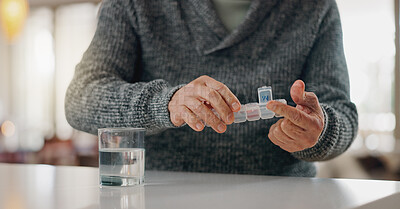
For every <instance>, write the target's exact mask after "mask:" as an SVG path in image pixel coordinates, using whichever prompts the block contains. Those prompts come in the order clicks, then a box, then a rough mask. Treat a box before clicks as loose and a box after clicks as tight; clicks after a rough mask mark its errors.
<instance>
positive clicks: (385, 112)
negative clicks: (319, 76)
mask: <svg viewBox="0 0 400 209" xmlns="http://www.w3.org/2000/svg"><path fill="white" fill-rule="evenodd" d="M337 3H338V6H339V10H340V14H341V19H342V26H343V34H344V49H345V54H346V58H347V64H348V68H349V74H350V85H351V99H352V101H353V102H354V103H355V104H356V105H357V109H358V112H359V134H358V136H357V139H356V141H355V142H354V144H353V146H352V148H353V150H359V151H382V152H390V151H392V150H393V148H394V143H395V138H394V135H393V133H394V129H395V126H396V117H395V114H394V112H395V109H394V105H395V98H394V82H395V80H394V69H395V53H396V46H395V35H396V34H395V32H396V28H395V9H394V1H393V0H337Z"/></svg>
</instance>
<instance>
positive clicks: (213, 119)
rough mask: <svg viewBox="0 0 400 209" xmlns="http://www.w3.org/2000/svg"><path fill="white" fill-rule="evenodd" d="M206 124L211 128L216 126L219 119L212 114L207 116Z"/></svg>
mask: <svg viewBox="0 0 400 209" xmlns="http://www.w3.org/2000/svg"><path fill="white" fill-rule="evenodd" d="M207 123H208V124H210V125H211V126H213V125H218V123H219V119H218V118H217V116H215V115H214V114H208V115H207Z"/></svg>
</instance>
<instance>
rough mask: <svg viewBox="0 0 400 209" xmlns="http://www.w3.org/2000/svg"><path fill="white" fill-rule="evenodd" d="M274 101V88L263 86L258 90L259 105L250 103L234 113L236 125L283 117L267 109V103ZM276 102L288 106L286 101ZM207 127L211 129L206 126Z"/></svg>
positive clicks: (215, 112) (214, 111)
mask: <svg viewBox="0 0 400 209" xmlns="http://www.w3.org/2000/svg"><path fill="white" fill-rule="evenodd" d="M271 100H273V99H272V88H271V87H270V86H263V87H260V88H258V103H248V104H245V105H242V106H241V107H240V110H239V111H237V112H234V113H233V114H234V116H235V120H234V123H243V122H246V121H257V120H260V119H264V120H265V119H271V118H273V117H277V118H279V117H282V116H281V115H278V114H275V113H274V112H272V111H271V110H269V109H268V108H267V103H268V102H269V101H271ZM275 101H278V102H281V103H283V104H287V102H286V100H285V99H276V100H275ZM211 111H212V112H213V113H214V114H215V115H216V116H217V117H218V118H220V117H219V115H218V113H217V111H216V110H215V109H211ZM206 126H207V127H209V126H208V125H207V124H206Z"/></svg>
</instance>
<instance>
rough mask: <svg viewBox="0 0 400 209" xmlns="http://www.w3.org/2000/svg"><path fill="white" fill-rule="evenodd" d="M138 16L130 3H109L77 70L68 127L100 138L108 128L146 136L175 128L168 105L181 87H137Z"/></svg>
mask: <svg viewBox="0 0 400 209" xmlns="http://www.w3.org/2000/svg"><path fill="white" fill-rule="evenodd" d="M135 24H136V20H135V13H134V9H133V8H132V6H130V5H128V4H127V1H116V0H104V1H103V3H102V7H101V9H100V14H99V22H98V25H97V30H96V33H95V36H94V38H93V40H92V42H91V44H90V46H89V48H88V50H87V51H86V52H85V54H84V56H83V58H82V60H81V62H80V63H79V64H78V65H77V67H76V69H75V74H74V77H73V80H72V82H71V83H70V85H69V87H68V89H67V93H66V99H65V113H66V118H67V121H68V122H69V124H70V125H71V126H72V127H74V128H76V129H78V130H81V131H85V132H89V133H92V134H97V129H98V128H104V127H143V128H146V131H147V134H153V133H156V132H159V131H162V130H163V129H166V128H172V127H175V126H174V125H173V124H172V123H171V121H170V117H169V111H168V103H169V101H170V98H171V97H172V95H173V94H174V92H175V91H176V90H178V89H179V87H180V86H176V87H171V86H169V85H168V83H167V82H166V81H164V80H161V79H159V80H153V81H150V82H138V81H136V82H134V80H135V79H137V78H135V77H136V75H137V74H140V73H139V71H140V68H139V67H138V64H139V62H140V43H139V39H138V36H137V33H136V31H135Z"/></svg>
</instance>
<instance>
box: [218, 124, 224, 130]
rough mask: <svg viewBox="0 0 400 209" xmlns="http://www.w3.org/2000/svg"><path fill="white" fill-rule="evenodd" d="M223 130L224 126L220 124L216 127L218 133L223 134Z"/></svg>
mask: <svg viewBox="0 0 400 209" xmlns="http://www.w3.org/2000/svg"><path fill="white" fill-rule="evenodd" d="M224 130H225V126H224V125H222V124H220V125H219V126H218V131H220V132H223V131H224Z"/></svg>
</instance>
